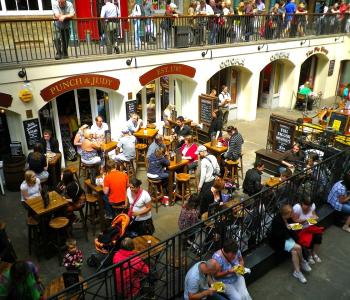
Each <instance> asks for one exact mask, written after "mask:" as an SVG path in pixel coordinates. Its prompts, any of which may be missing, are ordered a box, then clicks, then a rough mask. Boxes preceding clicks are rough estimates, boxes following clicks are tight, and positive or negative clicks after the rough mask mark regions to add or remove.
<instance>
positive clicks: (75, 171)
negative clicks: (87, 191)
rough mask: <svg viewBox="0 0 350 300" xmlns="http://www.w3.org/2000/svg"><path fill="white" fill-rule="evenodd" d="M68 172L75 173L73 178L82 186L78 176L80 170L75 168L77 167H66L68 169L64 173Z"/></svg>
mask: <svg viewBox="0 0 350 300" xmlns="http://www.w3.org/2000/svg"><path fill="white" fill-rule="evenodd" d="M66 170H69V171H71V172H72V173H73V176H74V177H75V179H76V181H77V182H78V183H79V185H80V182H79V177H80V175H79V176H78V168H77V167H75V166H68V167H66V168H65V169H64V171H66Z"/></svg>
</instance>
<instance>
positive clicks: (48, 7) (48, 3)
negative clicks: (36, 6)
mask: <svg viewBox="0 0 350 300" xmlns="http://www.w3.org/2000/svg"><path fill="white" fill-rule="evenodd" d="M41 1H42V4H43V10H51V9H52V6H51V0H41Z"/></svg>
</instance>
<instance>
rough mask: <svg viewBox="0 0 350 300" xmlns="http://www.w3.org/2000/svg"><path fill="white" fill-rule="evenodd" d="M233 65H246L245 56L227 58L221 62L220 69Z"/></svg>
mask: <svg viewBox="0 0 350 300" xmlns="http://www.w3.org/2000/svg"><path fill="white" fill-rule="evenodd" d="M231 66H240V67H243V66H244V58H231V59H226V60H225V61H223V62H221V63H220V69H224V68H227V67H231Z"/></svg>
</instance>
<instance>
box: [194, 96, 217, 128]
mask: <svg viewBox="0 0 350 300" xmlns="http://www.w3.org/2000/svg"><path fill="white" fill-rule="evenodd" d="M215 100H216V97H211V96H209V95H203V94H202V95H200V96H199V97H198V102H199V105H198V108H199V112H198V114H199V123H203V124H205V125H208V126H209V125H210V123H211V120H212V118H213V117H212V113H213V110H214V108H215V106H216V103H215Z"/></svg>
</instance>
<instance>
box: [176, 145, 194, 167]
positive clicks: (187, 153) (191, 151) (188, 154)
mask: <svg viewBox="0 0 350 300" xmlns="http://www.w3.org/2000/svg"><path fill="white" fill-rule="evenodd" d="M185 146H186V144H185V143H183V144H182V146H181V148H180V150H181V154H182V156H190V157H191V159H190V163H192V162H194V161H197V160H198V154H196V151H197V148H198V146H197V144H192V145H191V147H190V148H189V149H187V151H186V153H185V154H184V153H183V152H182V151H183V150H184V148H185Z"/></svg>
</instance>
